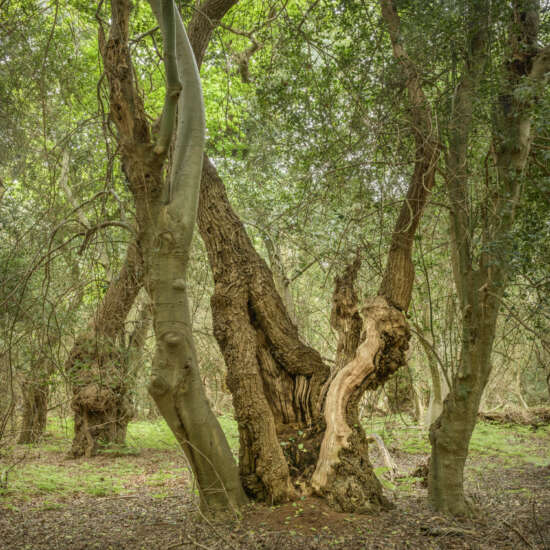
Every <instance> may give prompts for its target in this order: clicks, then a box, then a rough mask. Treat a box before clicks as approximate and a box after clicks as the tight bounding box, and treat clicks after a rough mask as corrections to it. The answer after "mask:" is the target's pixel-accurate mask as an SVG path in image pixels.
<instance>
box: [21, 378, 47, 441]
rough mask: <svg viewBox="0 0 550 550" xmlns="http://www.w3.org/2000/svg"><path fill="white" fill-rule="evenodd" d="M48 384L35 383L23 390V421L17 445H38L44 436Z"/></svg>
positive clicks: (45, 382)
mask: <svg viewBox="0 0 550 550" xmlns="http://www.w3.org/2000/svg"><path fill="white" fill-rule="evenodd" d="M48 395H49V383H48V381H47V380H46V381H44V382H35V383H33V384H31V385H30V386H27V387H24V388H23V419H22V425H21V431H20V432H19V439H18V440H17V442H18V443H19V444H26V443H38V442H39V441H40V439H41V438H42V436H43V435H44V430H45V428H46V419H47V414H48Z"/></svg>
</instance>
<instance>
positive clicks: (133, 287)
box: [65, 240, 144, 457]
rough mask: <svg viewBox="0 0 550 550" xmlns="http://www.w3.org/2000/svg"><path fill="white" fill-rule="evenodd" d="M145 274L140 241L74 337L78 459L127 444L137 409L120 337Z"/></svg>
mask: <svg viewBox="0 0 550 550" xmlns="http://www.w3.org/2000/svg"><path fill="white" fill-rule="evenodd" d="M143 276H144V266H143V258H142V253H141V245H140V242H139V240H134V241H133V242H132V243H130V245H129V246H128V250H127V253H126V259H125V262H124V264H123V266H122V269H121V271H120V273H119V274H118V277H116V278H115V279H114V280H113V281H111V284H110V285H109V288H108V289H107V292H106V293H105V295H104V296H103V300H102V302H101V304H100V306H99V308H98V311H97V313H96V315H95V316H94V318H93V319H92V321H91V322H90V324H89V326H88V329H87V330H86V332H84V333H83V334H81V335H80V336H79V337H78V338H77V339H76V341H75V343H74V345H73V347H72V349H71V351H70V353H69V357H68V358H67V361H66V363H65V370H66V372H67V373H68V375H69V377H70V380H71V385H72V390H73V398H72V401H71V407H72V409H73V411H74V415H75V416H74V419H75V424H74V430H75V431H74V438H73V443H72V447H71V454H72V455H73V456H75V457H78V456H83V455H84V456H92V455H94V454H95V453H96V452H97V451H98V448H99V445H100V444H113V443H116V444H122V443H124V440H125V434H126V427H127V425H128V422H129V421H130V419H131V418H132V415H133V408H132V406H131V403H130V401H129V399H128V397H127V391H128V387H127V380H126V370H127V362H126V360H125V358H124V349H123V346H122V338H123V335H124V323H125V320H126V317H127V315H128V313H129V311H130V309H131V307H132V305H133V303H134V301H135V299H136V296H137V294H138V292H139V290H140V288H141V286H142V285H143Z"/></svg>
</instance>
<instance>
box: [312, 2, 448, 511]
mask: <svg viewBox="0 0 550 550" xmlns="http://www.w3.org/2000/svg"><path fill="white" fill-rule="evenodd" d="M381 10H382V16H383V18H384V20H385V22H386V24H387V26H388V30H389V34H390V39H391V42H392V47H393V53H394V57H395V58H396V60H397V62H398V63H399V66H400V69H401V70H402V72H403V74H404V76H405V79H406V82H407V92H408V103H409V106H410V117H411V127H412V131H413V134H414V139H415V161H414V169H413V174H412V176H411V180H410V183H409V188H408V191H407V195H406V198H405V201H404V203H403V205H402V207H401V210H400V212H399V216H398V218H397V221H396V224H395V227H394V231H393V234H392V239H391V243H390V248H389V251H388V257H387V261H386V268H385V271H384V274H383V277H382V282H381V284H380V288H379V291H378V295H377V296H375V297H374V298H368V299H367V300H366V301H365V303H364V306H363V307H362V310H361V312H362V318H363V336H362V343H361V344H360V345H359V347H358V348H357V352H356V355H355V357H354V359H353V360H352V361H350V362H349V363H348V364H347V365H346V366H345V367H344V368H342V369H341V370H340V372H338V374H337V375H336V377H335V378H334V380H333V381H332V383H331V384H330V387H329V389H328V392H327V397H326V402H325V407H324V418H325V421H326V425H327V428H326V431H325V434H324V438H323V442H322V445H321V451H320V454H319V459H318V462H317V466H316V469H315V473H314V475H313V477H312V486H313V488H314V490H315V491H316V492H317V493H319V494H321V495H323V496H325V497H326V498H327V499H328V500H329V501H337V502H338V503H339V504H340V507H342V508H343V509H346V510H350V509H351V508H354V509H357V510H372V509H373V508H376V507H377V506H380V505H383V504H384V502H383V497H382V495H381V491H379V490H377V489H376V488H375V487H373V483H372V480H373V478H374V474H372V476H370V475H369V477H370V479H361V478H360V477H359V475H358V470H359V468H360V467H363V466H364V464H362V463H361V462H358V461H357V458H359V459H360V460H361V457H360V455H359V456H357V455H355V456H357V458H355V456H354V458H355V460H354V459H351V458H350V456H349V455H348V453H349V451H350V449H353V447H354V445H357V446H360V444H358V443H356V442H357V440H358V439H360V440H365V436H364V434H363V432H362V429H361V428H360V425H359V423H358V422H357V418H358V415H357V405H358V402H359V399H360V397H361V396H362V394H363V392H364V391H365V390H366V389H367V388H369V389H374V388H376V387H377V386H379V385H381V384H384V383H385V381H386V380H387V379H388V377H389V376H390V375H391V374H393V373H394V372H396V371H397V370H398V369H399V368H400V367H402V366H404V365H405V364H406V350H407V349H408V341H409V338H410V331H409V327H408V324H407V320H406V318H405V315H404V313H403V312H405V311H407V309H408V307H409V303H410V299H411V294H412V287H413V283H414V266H413V263H412V248H413V240H414V235H415V233H416V229H417V227H418V224H419V223H420V219H421V216H422V213H423V210H424V207H425V205H426V201H427V199H428V197H429V194H430V191H431V188H432V187H433V184H434V181H435V167H436V164H437V160H438V157H439V147H438V143H437V136H436V133H435V131H434V129H433V128H432V121H431V119H432V115H431V110H430V106H429V104H428V102H427V100H426V97H425V95H424V92H423V90H422V87H421V85H420V78H419V76H418V72H417V70H416V67H415V66H414V65H413V64H412V62H411V61H410V59H409V57H408V56H407V55H406V52H405V50H404V48H403V45H402V43H401V39H400V36H399V33H400V28H399V26H400V21H399V17H398V15H397V12H396V11H395V9H394V7H393V4H392V2H391V0H381ZM365 441H366V440H365ZM371 472H372V470H371ZM374 479H375V478H374ZM377 483H378V482H377ZM346 507H347V508H346Z"/></svg>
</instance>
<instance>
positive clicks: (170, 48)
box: [155, 0, 182, 155]
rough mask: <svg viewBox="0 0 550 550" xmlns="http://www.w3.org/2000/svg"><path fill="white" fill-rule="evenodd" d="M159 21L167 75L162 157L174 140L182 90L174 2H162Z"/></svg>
mask: <svg viewBox="0 0 550 550" xmlns="http://www.w3.org/2000/svg"><path fill="white" fill-rule="evenodd" d="M157 20H158V22H159V24H160V27H161V28H162V37H163V43H164V70H165V73H166V92H165V96H164V106H163V108H162V118H161V123H160V130H159V135H158V139H157V144H156V146H155V153H156V154H157V155H162V154H165V153H166V152H167V150H168V146H169V145H170V141H171V140H172V133H173V131H174V123H175V120H176V107H177V104H178V98H179V95H180V92H181V90H182V85H181V82H180V79H179V75H178V64H177V61H176V20H175V13H174V1H173V0H162V1H161V9H160V18H159V17H158V16H157Z"/></svg>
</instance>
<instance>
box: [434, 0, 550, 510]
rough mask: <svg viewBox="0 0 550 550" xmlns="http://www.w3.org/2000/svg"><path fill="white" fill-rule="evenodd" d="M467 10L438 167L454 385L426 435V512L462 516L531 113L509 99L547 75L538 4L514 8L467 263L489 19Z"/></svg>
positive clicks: (549, 57) (549, 60) (519, 100)
mask: <svg viewBox="0 0 550 550" xmlns="http://www.w3.org/2000/svg"><path fill="white" fill-rule="evenodd" d="M470 8H471V9H472V14H474V13H475V16H474V17H473V18H472V20H471V21H470V32H471V35H470V38H469V48H468V51H469V52H470V55H469V57H468V58H467V59H466V60H465V67H464V71H463V77H462V80H461V82H460V84H459V87H458V88H457V92H456V98H455V102H454V104H455V110H454V112H453V113H452V120H451V123H450V127H449V150H448V154H447V159H446V160H447V170H448V176H447V178H446V179H447V188H448V194H449V199H450V202H451V237H452V244H453V247H454V254H453V258H454V263H455V265H454V266H453V267H454V269H453V271H454V274H455V282H456V287H457V291H458V295H459V298H460V302H461V306H462V349H461V357H460V364H459V369H458V374H457V376H456V379H455V380H453V387H452V388H451V391H450V393H449V394H448V396H447V398H446V399H445V401H444V405H443V412H442V414H441V416H440V417H439V418H438V420H437V421H436V422H435V423H434V424H433V425H432V426H431V429H430V442H431V444H432V454H431V461H430V471H429V478H428V487H429V499H430V502H431V504H432V506H433V507H434V508H435V509H436V510H438V511H441V512H446V513H450V514H452V515H457V516H461V515H467V514H469V513H470V511H471V510H470V508H469V505H468V503H467V500H466V499H465V496H464V488H463V475H464V463H465V461H466V457H467V454H468V446H469V442H470V438H471V434H472V431H473V429H474V427H475V422H476V418H477V413H478V409H479V403H480V401H481V396H482V394H483V390H484V389H485V386H486V384H487V380H488V378H489V375H490V372H491V361H490V358H491V350H492V346H493V342H494V336H495V328H496V322H497V316H498V311H499V308H500V300H501V298H502V295H503V293H504V290H505V288H506V284H507V279H508V274H509V263H508V261H507V254H508V252H509V250H508V246H509V245H508V244H507V243H509V239H508V238H507V235H508V233H509V231H510V230H511V228H512V226H513V222H514V216H515V211H516V206H517V204H518V201H519V197H520V192H521V188H522V185H523V184H524V181H523V180H524V178H523V173H524V169H525V165H526V162H527V158H528V153H529V149H530V144H531V108H532V103H533V98H534V97H536V94H534V93H533V94H525V93H521V94H520V93H516V92H517V87H518V86H526V85H527V86H530V87H532V89H533V91H536V89H537V88H538V87H540V86H541V85H544V84H545V78H546V75H547V73H548V71H549V70H550V48H548V47H546V48H544V49H542V50H541V49H539V47H538V44H537V34H538V20H539V11H540V5H539V2H538V1H536V0H525V1H523V0H517V1H515V2H513V3H512V13H513V20H512V21H511V23H510V27H509V47H508V52H507V57H508V60H507V62H506V64H505V67H504V70H503V75H504V77H503V79H502V82H501V89H500V92H499V101H498V106H497V108H496V112H495V122H494V128H493V136H494V138H493V145H492V149H493V150H494V171H493V172H494V173H493V175H492V177H493V181H492V182H491V184H492V185H491V193H490V194H489V196H488V197H487V208H486V209H485V210H484V213H483V218H484V219H483V230H482V232H481V234H482V239H481V240H482V249H483V250H482V252H481V253H480V254H479V261H478V262H476V261H475V260H474V254H475V250H474V249H473V245H472V242H473V240H474V239H473V237H474V234H473V233H472V231H471V228H473V227H474V226H475V224H474V218H473V214H472V212H471V211H470V210H469V208H468V204H469V201H468V183H469V181H468V162H467V161H468V148H469V145H470V143H469V137H470V133H471V131H472V124H473V122H472V118H473V112H474V97H475V92H476V85H477V82H479V80H480V78H481V75H482V71H483V63H484V62H485V40H486V38H487V35H488V33H487V32H486V29H487V27H486V26H487V17H488V13H487V6H486V5H485V3H483V2H482V3H476V2H473V3H472V5H471V6H470ZM474 8H475V9H474ZM480 10H481V11H480ZM497 243H498V246H496V245H497Z"/></svg>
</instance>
